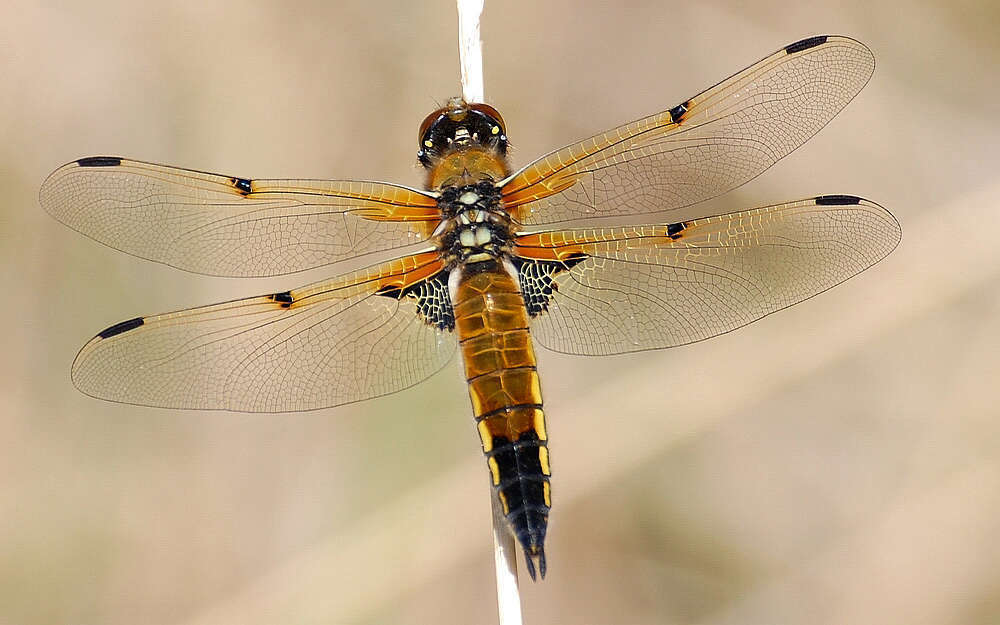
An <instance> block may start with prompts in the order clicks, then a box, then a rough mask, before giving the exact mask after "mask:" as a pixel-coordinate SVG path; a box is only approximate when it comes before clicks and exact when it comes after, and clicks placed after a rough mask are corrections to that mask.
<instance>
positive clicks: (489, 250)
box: [438, 182, 511, 262]
mask: <svg viewBox="0 0 1000 625" xmlns="http://www.w3.org/2000/svg"><path fill="white" fill-rule="evenodd" d="M438 205H439V206H440V207H441V213H442V214H443V215H444V216H445V220H444V221H442V222H441V226H440V227H439V235H440V239H439V240H440V245H441V249H442V251H444V252H446V253H448V254H449V255H450V256H451V257H452V258H453V260H455V261H463V262H479V261H483V260H488V259H490V258H497V257H498V256H499V255H500V254H501V253H503V252H504V251H505V250H506V249H507V248H509V246H510V240H511V219H510V216H509V215H507V213H506V211H504V210H503V208H502V205H501V202H500V190H499V189H498V188H497V187H496V185H494V184H493V183H491V182H480V183H478V184H474V185H464V186H458V187H447V188H445V189H444V190H443V191H442V193H441V199H440V200H439V202H438Z"/></svg>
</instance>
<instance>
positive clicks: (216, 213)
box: [39, 156, 439, 277]
mask: <svg viewBox="0 0 1000 625" xmlns="http://www.w3.org/2000/svg"><path fill="white" fill-rule="evenodd" d="M39 199H40V201H41V204H42V206H43V207H44V208H45V210H46V211H48V212H49V213H50V214H51V215H52V216H53V217H55V218H56V219H58V220H59V221H61V222H63V223H65V224H66V225H68V226H69V227H71V228H73V229H74V230H77V231H79V232H81V233H83V234H85V235H87V236H89V237H91V238H93V239H95V240H97V241H99V242H101V243H103V244H105V245H108V246H110V247H113V248H115V249H118V250H121V251H123V252H127V253H129V254H132V255H135V256H139V257H141V258H148V259H150V260H155V261H157V262H161V263H164V264H167V265H171V266H173V267H178V268H180V269H184V270H187V271H193V272H196V273H203V274H209V275H217V276H237V277H251V276H273V275H279V274H285V273H292V272H296V271H302V270H305V269H309V268H312V267H318V266H321V265H327V264H330V263H334V262H337V261H340V260H344V259H347V258H353V257H356V256H360V255H363V254H368V253H371V252H377V251H382V250H389V249H395V248H399V247H403V246H405V245H408V244H411V243H416V242H418V241H420V240H422V239H425V238H426V235H427V234H428V233H429V232H430V229H431V227H432V226H430V227H429V226H428V224H434V223H436V222H437V220H438V218H439V211H438V209H437V201H436V199H435V198H434V197H433V196H431V195H428V194H425V193H423V192H420V191H417V190H415V189H409V188H406V187H401V186H395V185H391V184H385V183H379V182H358V181H336V180H250V179H246V178H238V177H235V176H225V175H220V174H209V173H204V172H200V171H193V170H190V169H180V168H177V167H169V166H166V165H156V164H153V163H143V162H141V161H133V160H127V159H122V158H118V157H106V156H98V157H90V158H83V159H80V160H77V161H73V162H72V163H68V164H66V165H64V166H63V167H60V168H59V169H57V170H56V171H55V172H53V173H52V174H51V175H50V176H49V177H48V178H47V179H46V180H45V182H44V184H43V185H42V189H41V192H40V194H39ZM397 221H406V222H409V223H408V224H400V223H392V222H397Z"/></svg>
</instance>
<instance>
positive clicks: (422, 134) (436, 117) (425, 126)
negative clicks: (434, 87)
mask: <svg viewBox="0 0 1000 625" xmlns="http://www.w3.org/2000/svg"><path fill="white" fill-rule="evenodd" d="M447 114H448V109H446V108H440V109H438V110H436V111H434V112H433V113H431V114H430V115H428V116H427V117H425V118H424V121H423V123H421V124H420V130H419V131H418V132H417V141H419V142H420V143H421V144H423V145H425V146H427V147H432V146H433V143H432V144H430V145H428V144H427V141H428V139H427V132H428V131H429V130H430V129H431V127H432V126H434V124H436V123H437V122H439V121H441V120H442V119H444V117H445V116H446V115H447Z"/></svg>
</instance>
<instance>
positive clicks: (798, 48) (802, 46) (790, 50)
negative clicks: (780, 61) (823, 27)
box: [785, 35, 827, 54]
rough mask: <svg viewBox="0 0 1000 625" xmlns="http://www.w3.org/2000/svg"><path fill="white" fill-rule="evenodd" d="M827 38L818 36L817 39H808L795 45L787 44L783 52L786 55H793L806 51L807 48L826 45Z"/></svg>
mask: <svg viewBox="0 0 1000 625" xmlns="http://www.w3.org/2000/svg"><path fill="white" fill-rule="evenodd" d="M826 40H827V36H826V35H819V36H818V37H809V38H808V39H803V40H802V41H796V42H795V43H792V44H788V45H787V46H785V52H786V53H787V54H795V53H796V52H802V51H803V50H808V49H809V48H815V47H816V46H818V45H822V44H824V43H826Z"/></svg>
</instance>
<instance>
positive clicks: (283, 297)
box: [271, 291, 295, 308]
mask: <svg viewBox="0 0 1000 625" xmlns="http://www.w3.org/2000/svg"><path fill="white" fill-rule="evenodd" d="M271 301H273V302H278V303H279V304H281V307H282V308H291V306H292V302H294V301H295V300H294V298H292V292H291V291H282V292H281V293H273V294H272V295H271Z"/></svg>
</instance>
